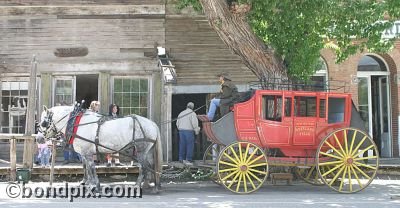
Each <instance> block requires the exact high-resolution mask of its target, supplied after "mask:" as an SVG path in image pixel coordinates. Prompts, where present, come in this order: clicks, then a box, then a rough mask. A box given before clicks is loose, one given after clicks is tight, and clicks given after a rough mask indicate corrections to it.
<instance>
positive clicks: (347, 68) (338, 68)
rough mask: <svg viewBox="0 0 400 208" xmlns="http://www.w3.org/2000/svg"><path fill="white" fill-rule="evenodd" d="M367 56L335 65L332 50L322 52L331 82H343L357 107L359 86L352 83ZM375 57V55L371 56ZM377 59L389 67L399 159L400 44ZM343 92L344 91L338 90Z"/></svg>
mask: <svg viewBox="0 0 400 208" xmlns="http://www.w3.org/2000/svg"><path fill="white" fill-rule="evenodd" d="M365 55H366V54H365V53H363V54H361V53H359V54H356V55H353V56H351V57H349V58H348V59H347V60H346V61H344V62H342V63H340V64H337V63H335V54H334V52H333V51H332V50H329V49H325V50H322V51H321V56H322V57H323V58H324V60H325V61H326V64H327V68H328V76H329V78H328V79H329V80H334V81H343V82H346V85H347V86H348V90H347V92H349V93H351V94H352V99H353V101H354V103H355V105H356V106H357V105H358V84H357V83H356V82H354V81H353V82H352V79H355V78H356V77H357V66H358V63H359V61H360V60H361V58H362V57H363V56H365ZM369 55H373V54H369ZM376 57H378V58H381V59H383V61H385V62H386V63H387V65H388V68H389V71H390V76H389V78H390V89H391V92H390V93H391V107H392V109H391V116H392V151H393V157H399V145H398V144H399V141H398V136H399V132H398V131H399V128H398V122H399V121H398V120H399V119H398V116H399V112H400V105H399V99H398V98H399V96H400V95H399V92H400V89H399V85H398V83H397V80H398V78H397V76H398V74H399V72H398V70H399V69H398V67H397V66H399V65H400V42H398V43H397V44H395V48H394V49H393V50H392V51H391V52H390V53H387V54H377V55H376ZM399 76H400V74H399ZM338 91H339V92H343V90H338Z"/></svg>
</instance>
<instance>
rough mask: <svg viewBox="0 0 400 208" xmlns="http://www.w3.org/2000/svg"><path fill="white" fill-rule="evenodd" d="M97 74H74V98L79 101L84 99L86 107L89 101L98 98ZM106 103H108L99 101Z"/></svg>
mask: <svg viewBox="0 0 400 208" xmlns="http://www.w3.org/2000/svg"><path fill="white" fill-rule="evenodd" d="M98 81H99V75H97V74H83V75H76V100H77V101H78V102H81V101H82V100H85V103H86V104H85V105H84V107H86V108H88V107H89V105H90V103H91V102H92V101H94V100H99V87H98ZM101 104H102V105H108V103H101Z"/></svg>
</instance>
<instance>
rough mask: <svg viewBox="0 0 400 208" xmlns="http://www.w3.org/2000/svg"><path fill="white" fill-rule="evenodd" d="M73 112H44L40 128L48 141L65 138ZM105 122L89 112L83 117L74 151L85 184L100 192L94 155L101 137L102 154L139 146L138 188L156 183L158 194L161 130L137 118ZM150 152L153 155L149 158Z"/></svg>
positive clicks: (68, 109)
mask: <svg viewBox="0 0 400 208" xmlns="http://www.w3.org/2000/svg"><path fill="white" fill-rule="evenodd" d="M73 110H74V107H73V106H56V107H53V108H50V109H47V108H44V111H43V113H42V115H41V122H40V126H41V130H42V132H43V133H44V134H45V137H46V138H53V137H55V136H56V135H57V134H59V133H62V134H64V135H65V131H66V126H67V122H68V120H69V117H70V116H69V115H70V113H71V112H72V111H73ZM104 118H105V117H104V116H102V115H100V114H97V113H94V112H91V111H89V110H88V111H86V112H84V114H83V115H82V117H81V120H80V123H79V126H78V128H77V131H76V138H75V139H74V142H73V146H74V149H75V151H76V152H77V153H79V154H80V155H81V156H82V162H83V168H84V177H83V181H82V183H83V184H86V185H90V186H96V187H97V188H98V190H100V189H99V188H100V183H99V180H98V177H97V174H96V168H95V163H94V160H93V155H95V154H96V145H95V139H96V137H98V144H100V145H99V146H98V151H99V152H101V153H113V151H114V150H117V151H119V150H121V149H122V148H124V147H125V146H127V145H128V144H130V143H132V142H133V143H134V144H135V146H136V159H137V163H136V165H137V166H138V168H139V176H138V179H137V181H136V184H137V185H142V182H144V184H143V187H144V188H146V187H148V186H149V184H150V182H152V181H153V182H154V184H155V186H154V189H153V190H154V191H158V189H159V188H160V174H161V170H162V167H161V165H162V164H161V163H162V152H161V151H162V148H161V141H160V131H159V128H158V126H157V125H156V124H155V123H154V122H153V121H151V120H149V119H147V118H144V117H141V116H138V115H131V116H127V117H123V118H117V119H111V118H110V119H105V121H104ZM152 150H153V151H152ZM151 151H152V153H153V154H150V153H151ZM143 179H144V181H143Z"/></svg>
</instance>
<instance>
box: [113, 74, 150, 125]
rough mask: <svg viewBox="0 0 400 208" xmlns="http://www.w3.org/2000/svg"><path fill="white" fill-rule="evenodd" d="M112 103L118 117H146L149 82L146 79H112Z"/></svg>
mask: <svg viewBox="0 0 400 208" xmlns="http://www.w3.org/2000/svg"><path fill="white" fill-rule="evenodd" d="M113 86H114V91H113V103H115V104H117V105H118V106H119V107H120V115H123V116H125V115H130V114H137V115H141V116H144V117H148V103H149V81H148V79H147V78H114V85H113Z"/></svg>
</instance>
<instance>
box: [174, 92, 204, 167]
mask: <svg viewBox="0 0 400 208" xmlns="http://www.w3.org/2000/svg"><path fill="white" fill-rule="evenodd" d="M207 95H208V94H176V95H172V118H173V119H174V118H177V117H178V115H179V113H180V112H182V111H183V110H185V109H186V104H187V103H188V102H193V103H194V108H195V109H197V108H199V107H201V106H203V105H205V104H206V97H207ZM196 114H197V115H201V114H206V107H205V106H204V107H203V108H201V109H199V110H198V111H197V112H196ZM171 125H172V127H171V129H172V160H173V161H177V160H178V159H179V158H178V157H179V155H178V154H179V152H178V151H179V134H178V129H177V127H176V121H173V122H172V124H171ZM199 125H200V127H201V123H200V121H199ZM208 144H209V142H208V141H207V137H206V136H205V135H203V134H202V133H201V132H200V134H199V135H197V136H196V140H195V145H194V151H193V160H201V159H203V153H204V151H205V150H206V148H207V147H208Z"/></svg>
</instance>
